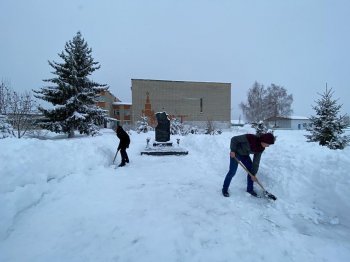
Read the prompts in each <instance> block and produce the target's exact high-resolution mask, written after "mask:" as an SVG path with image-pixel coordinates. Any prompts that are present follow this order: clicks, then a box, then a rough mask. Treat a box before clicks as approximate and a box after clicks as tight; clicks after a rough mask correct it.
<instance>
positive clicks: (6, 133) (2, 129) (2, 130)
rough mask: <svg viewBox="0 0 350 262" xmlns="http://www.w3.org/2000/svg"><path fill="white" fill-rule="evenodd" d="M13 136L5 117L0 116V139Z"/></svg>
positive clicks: (11, 128)
mask: <svg viewBox="0 0 350 262" xmlns="http://www.w3.org/2000/svg"><path fill="white" fill-rule="evenodd" d="M11 136H13V127H12V126H11V124H9V123H8V122H7V117H6V116H5V115H0V139H3V138H6V137H11Z"/></svg>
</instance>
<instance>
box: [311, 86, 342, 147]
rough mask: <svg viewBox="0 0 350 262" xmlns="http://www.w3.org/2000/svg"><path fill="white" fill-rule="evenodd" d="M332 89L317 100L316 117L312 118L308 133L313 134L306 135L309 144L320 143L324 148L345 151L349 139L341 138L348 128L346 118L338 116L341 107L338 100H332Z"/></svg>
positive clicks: (314, 107)
mask: <svg viewBox="0 0 350 262" xmlns="http://www.w3.org/2000/svg"><path fill="white" fill-rule="evenodd" d="M332 95H333V92H332V89H330V90H328V89H327V87H326V91H325V92H324V93H323V94H321V99H319V100H317V101H316V103H317V105H316V106H313V109H314V110H315V111H316V116H311V118H310V120H311V124H312V125H311V127H310V128H308V131H310V132H311V134H309V135H306V137H307V138H308V142H319V144H320V145H322V146H327V147H329V148H330V149H343V148H344V147H345V146H346V145H347V144H348V143H349V137H347V136H341V134H343V133H344V129H345V128H346V127H347V126H348V124H347V123H346V122H345V117H346V116H338V113H339V110H340V109H341V107H342V106H341V105H338V104H337V100H334V99H332Z"/></svg>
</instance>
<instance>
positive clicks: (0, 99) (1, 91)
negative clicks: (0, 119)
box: [0, 80, 10, 115]
mask: <svg viewBox="0 0 350 262" xmlns="http://www.w3.org/2000/svg"><path fill="white" fill-rule="evenodd" d="M9 97H10V88H9V84H8V83H6V82H5V81H4V80H1V83H0V115H6V113H7V110H8V105H9Z"/></svg>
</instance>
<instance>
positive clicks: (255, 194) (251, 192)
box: [247, 190, 258, 197]
mask: <svg viewBox="0 0 350 262" xmlns="http://www.w3.org/2000/svg"><path fill="white" fill-rule="evenodd" d="M247 193H249V194H251V195H252V196H253V197H258V194H257V193H256V192H255V191H254V190H251V191H247Z"/></svg>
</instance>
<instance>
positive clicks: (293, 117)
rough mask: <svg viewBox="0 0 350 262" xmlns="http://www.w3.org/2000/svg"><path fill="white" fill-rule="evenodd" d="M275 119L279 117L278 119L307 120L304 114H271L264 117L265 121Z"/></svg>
mask: <svg viewBox="0 0 350 262" xmlns="http://www.w3.org/2000/svg"><path fill="white" fill-rule="evenodd" d="M275 119H280V120H283V119H285V120H309V118H308V117H306V116H276V117H274V116H272V117H269V118H266V119H265V121H269V120H275Z"/></svg>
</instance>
